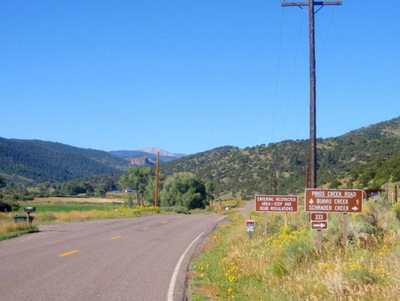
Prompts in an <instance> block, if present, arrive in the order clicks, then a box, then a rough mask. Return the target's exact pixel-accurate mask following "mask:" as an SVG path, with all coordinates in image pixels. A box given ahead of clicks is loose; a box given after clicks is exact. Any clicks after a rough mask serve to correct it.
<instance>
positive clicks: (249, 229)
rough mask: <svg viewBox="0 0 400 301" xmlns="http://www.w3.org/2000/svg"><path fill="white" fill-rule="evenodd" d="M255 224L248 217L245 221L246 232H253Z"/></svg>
mask: <svg viewBox="0 0 400 301" xmlns="http://www.w3.org/2000/svg"><path fill="white" fill-rule="evenodd" d="M255 226H256V223H255V222H254V221H253V220H251V219H249V220H247V221H246V228H247V232H254V227H255Z"/></svg>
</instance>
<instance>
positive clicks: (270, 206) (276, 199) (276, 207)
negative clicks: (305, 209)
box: [256, 195, 297, 212]
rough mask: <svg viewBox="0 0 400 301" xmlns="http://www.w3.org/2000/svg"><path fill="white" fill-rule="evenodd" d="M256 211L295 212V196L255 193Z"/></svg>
mask: <svg viewBox="0 0 400 301" xmlns="http://www.w3.org/2000/svg"><path fill="white" fill-rule="evenodd" d="M256 212H297V196H296V195H256Z"/></svg>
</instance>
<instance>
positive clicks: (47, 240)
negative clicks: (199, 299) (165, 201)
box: [0, 215, 224, 301]
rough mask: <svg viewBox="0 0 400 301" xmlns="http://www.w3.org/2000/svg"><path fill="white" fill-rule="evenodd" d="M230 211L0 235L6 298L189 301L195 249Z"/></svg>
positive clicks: (0, 280) (1, 285) (0, 292)
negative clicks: (187, 284)
mask: <svg viewBox="0 0 400 301" xmlns="http://www.w3.org/2000/svg"><path fill="white" fill-rule="evenodd" d="M223 218H224V217H221V216H218V215H159V216H149V217H141V218H127V219H120V220H106V221H94V222H85V223H68V224H60V225H49V226H42V227H40V230H41V232H39V233H34V234H29V235H24V236H21V237H19V238H15V239H11V240H8V241H3V242H0V299H1V300H10V301H11V300H35V301H38V300H46V301H47V300H63V301H65V300H80V301H84V300H107V301H109V300H140V301H147V300H149V301H164V300H165V301H173V300H174V301H178V300H179V301H180V300H184V299H185V296H184V290H185V278H186V277H185V273H186V271H187V267H188V264H189V261H190V258H191V255H192V254H193V252H194V250H195V248H196V247H197V246H198V245H199V244H200V242H201V241H202V240H203V239H204V238H205V237H206V236H207V235H208V234H209V233H210V232H211V231H212V230H213V229H214V228H215V226H216V225H217V224H218V222H219V221H221V220H222V219H223Z"/></svg>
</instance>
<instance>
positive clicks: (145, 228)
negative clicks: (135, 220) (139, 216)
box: [142, 227, 150, 230]
mask: <svg viewBox="0 0 400 301" xmlns="http://www.w3.org/2000/svg"><path fill="white" fill-rule="evenodd" d="M147 229H150V227H144V228H142V230H147Z"/></svg>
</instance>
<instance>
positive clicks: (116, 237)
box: [111, 235, 122, 239]
mask: <svg viewBox="0 0 400 301" xmlns="http://www.w3.org/2000/svg"><path fill="white" fill-rule="evenodd" d="M121 237H122V236H121V235H119V236H115V237H112V238H111V239H118V238H121Z"/></svg>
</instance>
